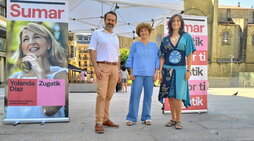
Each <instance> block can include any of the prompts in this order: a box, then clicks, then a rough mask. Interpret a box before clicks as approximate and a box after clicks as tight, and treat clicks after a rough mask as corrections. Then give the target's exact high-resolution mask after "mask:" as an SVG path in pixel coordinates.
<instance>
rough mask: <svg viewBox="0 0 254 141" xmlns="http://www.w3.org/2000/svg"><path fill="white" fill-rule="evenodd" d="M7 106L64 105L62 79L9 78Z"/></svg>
mask: <svg viewBox="0 0 254 141" xmlns="http://www.w3.org/2000/svg"><path fill="white" fill-rule="evenodd" d="M7 105H8V106H64V105H65V80H63V79H55V80H54V79H53V80H49V79H9V80H8V104H7Z"/></svg>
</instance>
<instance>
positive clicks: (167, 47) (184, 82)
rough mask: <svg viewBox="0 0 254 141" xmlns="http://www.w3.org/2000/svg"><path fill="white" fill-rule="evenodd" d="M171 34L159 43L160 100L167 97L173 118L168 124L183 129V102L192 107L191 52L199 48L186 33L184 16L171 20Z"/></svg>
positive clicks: (176, 16)
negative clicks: (189, 83) (190, 81)
mask: <svg viewBox="0 0 254 141" xmlns="http://www.w3.org/2000/svg"><path fill="white" fill-rule="evenodd" d="M168 29H169V36H166V37H165V38H164V39H163V40H162V42H161V45H160V53H159V54H160V74H159V78H160V80H161V85H160V91H159V101H160V102H161V103H163V102H164V98H168V101H169V105H170V110H171V116H172V117H171V118H172V119H171V120H170V121H169V122H168V123H166V125H165V126H167V127H170V126H174V127H175V128H176V129H182V128H183V124H182V121H181V110H182V103H183V104H184V106H185V107H186V108H188V107H189V106H190V94H189V87H188V80H189V79H190V76H191V73H190V71H191V65H192V54H193V52H194V51H195V50H196V47H195V45H194V42H193V39H192V37H191V35H190V34H189V33H187V32H184V21H183V18H182V16H181V15H178V14H176V15H173V16H172V17H171V18H170V20H169V22H168ZM186 63H187V64H186Z"/></svg>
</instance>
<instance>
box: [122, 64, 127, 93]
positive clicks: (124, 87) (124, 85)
mask: <svg viewBox="0 0 254 141" xmlns="http://www.w3.org/2000/svg"><path fill="white" fill-rule="evenodd" d="M121 75H122V91H123V92H127V81H128V76H129V73H128V70H127V69H126V68H125V67H124V66H123V67H122V69H121Z"/></svg>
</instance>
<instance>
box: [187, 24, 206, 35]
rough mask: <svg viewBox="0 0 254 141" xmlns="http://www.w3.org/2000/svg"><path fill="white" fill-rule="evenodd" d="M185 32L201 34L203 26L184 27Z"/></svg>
mask: <svg viewBox="0 0 254 141" xmlns="http://www.w3.org/2000/svg"><path fill="white" fill-rule="evenodd" d="M184 27H185V30H186V32H195V33H202V32H203V28H204V27H205V26H204V25H188V24H185V25H184Z"/></svg>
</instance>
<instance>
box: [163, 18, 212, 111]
mask: <svg viewBox="0 0 254 141" xmlns="http://www.w3.org/2000/svg"><path fill="white" fill-rule="evenodd" d="M165 19H169V18H168V17H167V18H165ZM183 19H184V22H185V25H184V29H185V32H188V33H189V34H190V35H191V36H192V39H193V42H194V44H195V46H196V51H195V52H194V53H193V56H192V66H191V70H190V72H191V77H190V79H189V81H188V82H189V91H190V101H191V106H190V107H188V109H186V108H185V107H183V109H182V110H183V112H206V111H207V89H208V74H207V73H208V34H207V31H208V30H207V17H203V16H188V15H184V16H183ZM167 23H168V20H167V21H165V22H164V35H168V27H167ZM164 112H170V106H169V103H168V99H167V98H165V99H164Z"/></svg>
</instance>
